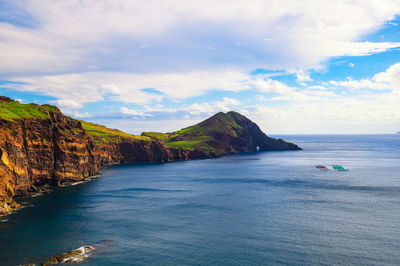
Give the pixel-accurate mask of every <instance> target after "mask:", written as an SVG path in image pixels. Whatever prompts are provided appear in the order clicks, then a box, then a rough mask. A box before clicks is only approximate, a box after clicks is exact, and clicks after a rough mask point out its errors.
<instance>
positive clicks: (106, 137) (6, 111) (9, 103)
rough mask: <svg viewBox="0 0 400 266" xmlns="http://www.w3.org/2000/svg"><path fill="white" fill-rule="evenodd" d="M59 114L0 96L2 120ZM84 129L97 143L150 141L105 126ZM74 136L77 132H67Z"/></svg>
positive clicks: (86, 124) (48, 107)
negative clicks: (51, 113)
mask: <svg viewBox="0 0 400 266" xmlns="http://www.w3.org/2000/svg"><path fill="white" fill-rule="evenodd" d="M49 111H52V112H59V109H58V108H57V107H56V106H52V105H47V104H44V105H37V104H33V103H30V104H22V103H20V102H17V101H13V100H11V99H8V98H6V97H1V96H0V119H4V120H7V121H16V119H21V118H42V119H46V118H48V117H49V115H48V112H49ZM81 124H82V127H83V128H84V129H85V130H86V132H87V133H88V134H89V135H91V136H92V137H93V138H94V140H95V141H96V142H103V143H109V142H115V143H118V142H120V141H122V140H124V139H129V140H150V138H149V137H144V136H135V135H131V134H128V133H125V132H123V131H120V130H117V129H111V128H107V127H105V126H101V125H97V124H93V123H89V122H85V121H81ZM67 133H70V134H74V133H75V132H67Z"/></svg>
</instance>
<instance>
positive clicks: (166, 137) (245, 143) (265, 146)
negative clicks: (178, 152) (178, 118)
mask: <svg viewBox="0 0 400 266" xmlns="http://www.w3.org/2000/svg"><path fill="white" fill-rule="evenodd" d="M142 136H146V137H150V138H152V139H153V140H157V141H160V142H162V143H163V144H165V145H166V146H169V147H177V148H182V149H190V150H195V149H197V150H203V151H213V152H216V153H217V154H219V155H223V154H230V153H234V152H242V151H256V150H258V149H259V150H262V151H277V150H279V151H283V150H300V148H299V147H298V146H297V145H296V144H293V143H290V142H286V141H284V140H282V139H274V138H270V137H268V136H267V135H265V134H264V133H263V132H262V131H261V130H260V128H259V127H258V126H257V124H255V123H254V122H252V121H251V120H250V119H248V118H246V117H245V116H243V115H241V114H239V113H237V112H233V111H231V112H228V113H223V112H220V113H217V114H215V115H213V116H212V117H210V118H208V119H206V120H204V121H202V122H200V123H198V124H196V125H194V126H190V127H187V128H183V129H181V130H179V131H175V132H172V133H157V132H143V133H142ZM257 147H258V148H257Z"/></svg>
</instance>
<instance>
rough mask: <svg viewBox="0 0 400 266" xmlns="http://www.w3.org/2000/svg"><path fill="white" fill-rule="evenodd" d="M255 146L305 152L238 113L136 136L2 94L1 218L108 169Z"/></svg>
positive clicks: (222, 152)
mask: <svg viewBox="0 0 400 266" xmlns="http://www.w3.org/2000/svg"><path fill="white" fill-rule="evenodd" d="M257 147H258V148H259V149H260V150H297V149H300V148H299V147H298V146H297V145H295V144H292V143H288V142H285V141H283V140H276V139H272V138H269V137H267V136H266V135H265V134H264V133H263V132H262V131H261V130H260V129H259V128H258V126H257V125H256V124H255V123H253V122H251V121H250V120H248V119H247V118H246V117H244V116H242V115H240V114H238V113H235V112H229V113H227V114H224V113H218V114H216V115H214V116H212V117H211V118H209V119H207V120H205V121H203V122H201V123H199V124H197V125H194V126H192V127H188V128H185V129H182V130H180V131H176V132H173V133H154V132H153V133H143V134H142V136H135V135H131V134H127V133H125V132H122V131H120V130H116V129H110V128H107V127H104V126H101V125H97V124H93V123H89V122H85V121H79V120H76V119H73V118H70V117H68V116H65V115H63V114H62V113H61V111H60V110H59V109H58V108H57V107H55V106H51V105H37V104H21V103H19V102H17V101H13V100H11V99H9V98H7V97H2V96H0V216H2V215H6V214H9V213H10V212H11V211H13V210H15V209H18V208H20V207H21V206H20V205H19V204H18V203H16V202H15V201H14V197H16V196H29V195H32V194H33V193H37V192H41V191H43V188H46V187H48V186H63V185H68V184H71V183H75V182H80V181H85V180H88V179H90V177H91V176H94V175H96V174H97V173H98V172H99V171H100V170H101V169H102V168H103V167H105V166H108V165H112V164H120V163H133V162H167V161H177V160H189V159H203V158H215V157H219V156H222V155H225V154H231V153H234V152H240V151H254V150H256V149H257Z"/></svg>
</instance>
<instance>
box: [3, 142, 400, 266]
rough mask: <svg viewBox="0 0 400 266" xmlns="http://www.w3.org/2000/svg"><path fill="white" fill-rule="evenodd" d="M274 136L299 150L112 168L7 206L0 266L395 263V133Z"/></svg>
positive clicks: (398, 177) (399, 223) (399, 238)
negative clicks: (14, 207) (48, 265)
mask: <svg viewBox="0 0 400 266" xmlns="http://www.w3.org/2000/svg"><path fill="white" fill-rule="evenodd" d="M274 137H281V138H284V139H285V140H288V141H291V142H294V143H296V144H298V145H299V146H300V147H302V148H303V150H302V151H284V152H252V153H241V154H236V155H232V156H225V157H222V158H218V159H206V160H193V161H182V162H170V163H151V164H131V165H119V166H114V167H111V168H108V169H105V170H103V171H102V173H101V175H100V176H99V177H98V178H97V179H95V180H93V181H91V182H88V183H84V184H78V185H75V186H70V187H62V188H55V189H54V190H53V191H52V192H51V193H49V194H47V195H44V196H40V197H34V198H22V199H19V201H20V202H23V204H24V205H26V207H25V208H23V209H21V210H19V211H17V212H15V213H13V214H12V215H9V216H7V217H4V218H1V219H0V265H23V264H26V263H36V264H38V265H40V263H41V262H43V261H44V260H45V259H46V258H48V257H50V256H52V255H55V254H59V253H63V252H66V251H69V250H71V249H76V248H79V247H81V246H85V245H91V246H94V247H95V248H96V249H95V250H94V251H93V252H91V253H90V254H89V255H90V256H89V258H88V259H87V260H85V261H84V262H81V263H80V265H400V136H399V135H395V134H393V135H294V136H292V135H290V136H274ZM316 165H325V166H327V168H328V169H327V170H321V169H318V168H316V167H315V166H316ZM332 165H341V166H343V168H346V169H349V171H337V170H333V169H332V168H331V167H332Z"/></svg>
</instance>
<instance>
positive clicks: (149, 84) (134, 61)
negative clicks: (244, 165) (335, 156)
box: [0, 0, 400, 134]
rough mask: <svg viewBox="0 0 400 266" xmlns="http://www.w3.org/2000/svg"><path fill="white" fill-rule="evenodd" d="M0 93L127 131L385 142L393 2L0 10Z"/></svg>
mask: <svg viewBox="0 0 400 266" xmlns="http://www.w3.org/2000/svg"><path fill="white" fill-rule="evenodd" d="M0 95H5V96H8V97H11V98H13V99H16V100H18V101H20V102H22V103H30V102H34V103H37V104H54V105H57V106H59V107H60V108H61V110H62V111H63V112H64V113H65V114H67V115H69V116H71V117H74V118H77V119H82V120H87V121H91V122H95V123H99V124H103V125H106V126H108V127H112V128H118V129H121V130H124V131H126V132H130V133H133V134H140V133H141V132H143V131H161V132H171V131H175V130H177V129H180V128H183V127H186V126H189V125H192V124H195V123H197V122H200V121H201V120H203V119H205V118H207V117H209V116H211V115H213V114H214V113H217V112H220V111H222V112H227V111H231V110H234V111H237V112H240V113H242V114H243V115H245V116H247V117H249V118H250V119H251V120H253V121H254V122H256V123H257V124H258V125H259V126H260V128H261V129H262V130H263V131H264V132H266V133H267V134H393V133H396V132H398V131H400V0H334V1H330V0H326V1H320V0H280V1H272V0H270V1H268V0H246V1H244V0H229V1H228V0H218V1H217V0H213V1H211V0H203V1H187V0H148V1H141V0H140V1H136V0H131V1H126V0H110V1H108V0H52V1H50V0H27V1H24V0H0Z"/></svg>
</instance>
